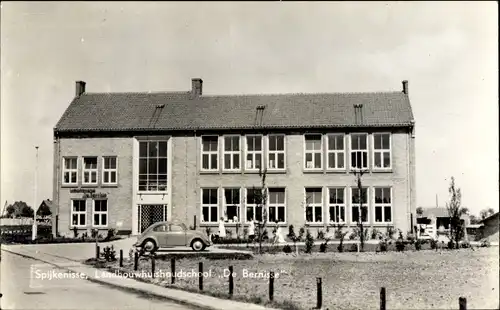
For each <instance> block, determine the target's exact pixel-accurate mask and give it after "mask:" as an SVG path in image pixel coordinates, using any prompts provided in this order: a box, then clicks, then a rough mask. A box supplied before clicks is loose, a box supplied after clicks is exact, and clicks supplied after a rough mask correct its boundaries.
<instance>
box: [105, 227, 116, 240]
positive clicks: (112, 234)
mask: <svg viewBox="0 0 500 310" xmlns="http://www.w3.org/2000/svg"><path fill="white" fill-rule="evenodd" d="M115 236H116V229H113V228H110V229H108V235H107V236H106V239H105V240H111V239H113V238H114V237H115Z"/></svg>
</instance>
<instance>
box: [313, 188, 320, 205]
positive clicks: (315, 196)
mask: <svg viewBox="0 0 500 310" xmlns="http://www.w3.org/2000/svg"><path fill="white" fill-rule="evenodd" d="M313 200H314V203H321V200H322V199H321V189H316V190H315V191H314V194H313Z"/></svg>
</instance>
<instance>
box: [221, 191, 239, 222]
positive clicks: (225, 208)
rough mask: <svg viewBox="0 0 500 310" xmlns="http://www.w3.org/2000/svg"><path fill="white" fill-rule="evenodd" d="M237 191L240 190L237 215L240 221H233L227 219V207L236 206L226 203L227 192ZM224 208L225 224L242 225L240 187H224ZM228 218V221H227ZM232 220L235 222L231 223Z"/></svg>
mask: <svg viewBox="0 0 500 310" xmlns="http://www.w3.org/2000/svg"><path fill="white" fill-rule="evenodd" d="M235 189H237V190H238V195H239V197H238V204H237V205H236V210H237V211H236V213H237V218H238V221H236V222H235V221H234V220H233V219H230V218H229V217H227V207H228V206H234V205H235V204H227V203H226V190H235ZM222 208H223V210H222V211H223V213H224V222H226V223H229V224H231V223H241V188H240V187H230V186H229V187H224V188H222ZM226 217H227V219H226ZM230 220H233V221H232V222H230Z"/></svg>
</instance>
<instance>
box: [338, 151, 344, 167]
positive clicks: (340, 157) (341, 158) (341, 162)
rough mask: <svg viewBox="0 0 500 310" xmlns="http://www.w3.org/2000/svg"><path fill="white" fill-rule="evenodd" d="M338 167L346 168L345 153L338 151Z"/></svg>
mask: <svg viewBox="0 0 500 310" xmlns="http://www.w3.org/2000/svg"><path fill="white" fill-rule="evenodd" d="M337 168H344V153H337Z"/></svg>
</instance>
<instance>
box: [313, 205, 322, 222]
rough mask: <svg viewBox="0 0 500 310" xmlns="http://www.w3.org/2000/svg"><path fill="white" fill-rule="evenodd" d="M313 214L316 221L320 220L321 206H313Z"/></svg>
mask: <svg viewBox="0 0 500 310" xmlns="http://www.w3.org/2000/svg"><path fill="white" fill-rule="evenodd" d="M314 216H315V220H316V222H321V221H322V220H323V217H322V209H321V207H316V208H314Z"/></svg>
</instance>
